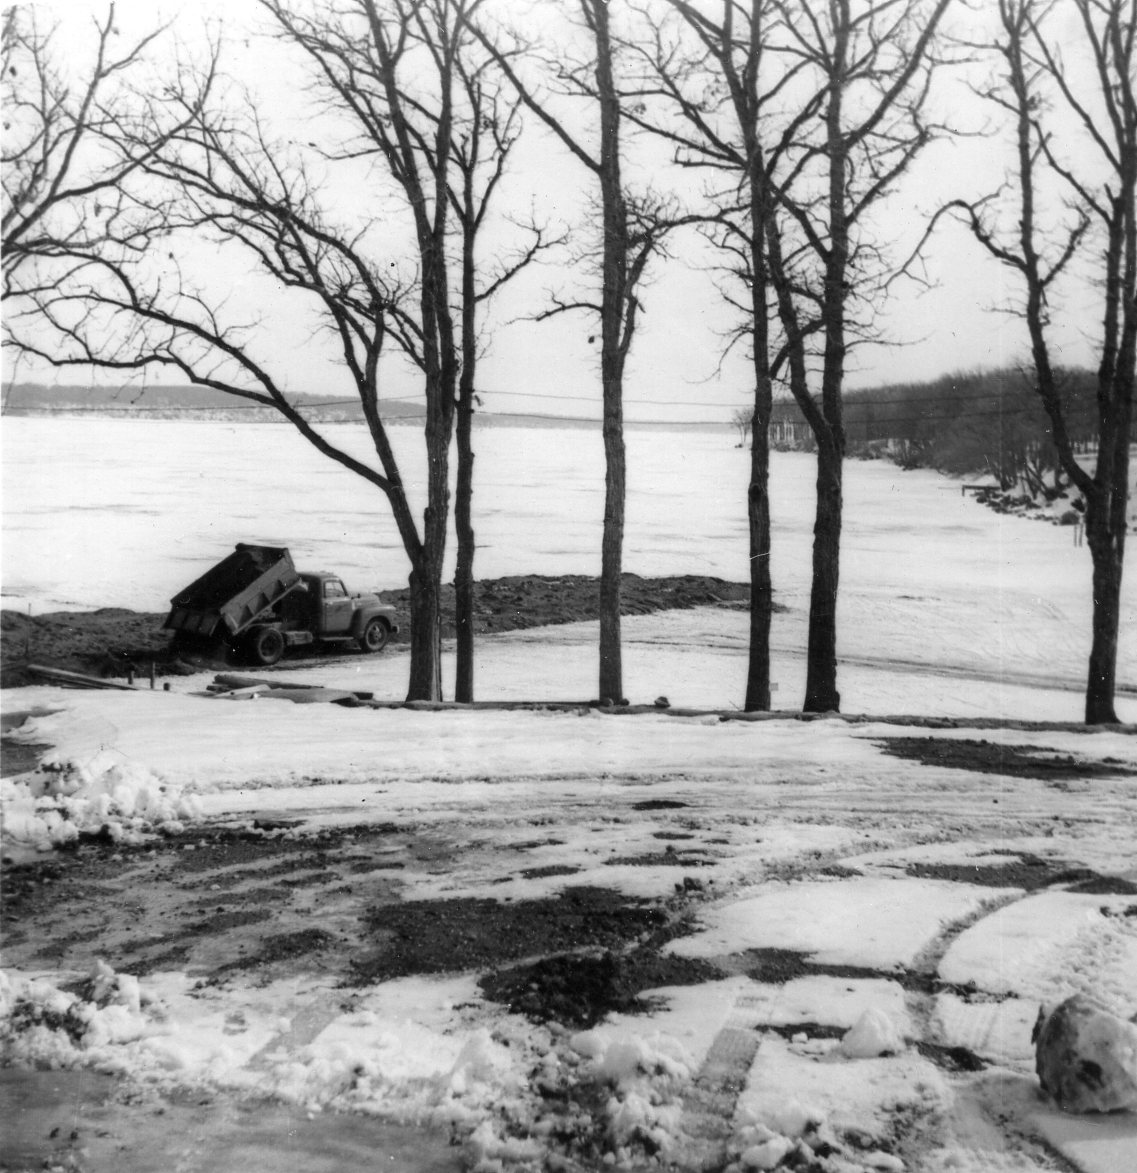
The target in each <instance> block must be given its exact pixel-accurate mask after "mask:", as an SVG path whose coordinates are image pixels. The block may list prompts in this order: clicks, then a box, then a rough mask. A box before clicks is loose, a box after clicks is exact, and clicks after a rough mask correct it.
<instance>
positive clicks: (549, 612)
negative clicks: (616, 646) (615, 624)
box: [0, 574, 750, 688]
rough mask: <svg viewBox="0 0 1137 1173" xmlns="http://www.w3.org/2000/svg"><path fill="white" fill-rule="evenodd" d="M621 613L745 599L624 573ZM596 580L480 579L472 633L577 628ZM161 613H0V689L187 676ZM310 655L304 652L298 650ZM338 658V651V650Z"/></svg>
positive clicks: (709, 583) (718, 589)
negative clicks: (50, 673)
mask: <svg viewBox="0 0 1137 1173" xmlns="http://www.w3.org/2000/svg"><path fill="white" fill-rule="evenodd" d="M622 594H623V603H622V607H621V610H622V613H623V614H625V615H644V614H648V613H650V612H653V611H665V610H673V609H682V608H687V607H699V606H706V605H708V604H727V605H732V604H733V605H741V604H745V603H746V601H747V600H748V599H749V597H750V591H749V587H747V586H746V585H745V584H743V583H733V582H726V581H724V580H723V579H720V578H712V577H709V576H706V575H679V576H673V577H669V578H641V577H640V576H639V575H635V574H625V575H624V576H623V582H622ZM408 596H409V592H408V591H407V590H391V591H383V592H381V595H380V597H381V598H382V599H383V600H384V601H385V602H388V603H392V604H393V605H394V606H395V607H396V609H397V610H398V612H399V620H398V622H399V627H400V631H399V634H398V635H397V636H396V637H395V639H394V642H395V643H406V642H408V641H409V639H410V621H409V618H408V615H409V609H408V606H407V604H408ZM599 603H600V586H599V580H598V579H596V578H591V577H588V576H586V575H576V574H569V575H559V576H555V577H552V576H546V575H537V574H529V575H522V576H515V577H511V578H498V579H492V580H488V581H486V582H480V583H478V585H477V588H476V597H475V604H474V630H475V632H476V633H477V634H479V635H485V634H488V633H491V632H501V631H516V630H518V629H520V628H526V627H543V626H545V625H549V624H558V623H575V622H578V621H581V620H588V619H596V618H598V616H599ZM442 612H443V635H444V636H453V634H454V630H455V629H454V590H453V587H451V586H446V587H444V588H443V598H442ZM165 619H166V613H165V612H164V611H163V612H160V613H152V612H149V613H144V612H138V611H125V610H121V609H117V608H105V609H103V610H100V611H90V612H79V611H55V612H52V613H50V614H47V615H36V616H29V615H24V614H22V613H20V612H18V611H3V612H0V659H2V661H3V665H4V667H3V671H2V675H0V687H4V688H11V687H15V686H17V685H21V684H28V683H30V679H29V677H28V675H27V673H26V672H25V671H24V666H25V665H26V664H28V663H29V662H30V663H35V664H46V665H49V666H51V667H54V668H66V669H69V670H71V671H75V672H86V673H90V674H92V675H96V676H105V677H107V678H114V677H119V678H121V677H126V676H127V675H128V674H129V673H131V672H133V673H134V674H136V675H139V676H141V675H145V674H146V673H148V672H149V671H150V666H151V665H152V664H153V665H154V668H155V671H156V673H157V674H158V675H161V676H169V675H173V674H175V673H178V672H179V671H192V670H193V667H192V666H188V665H185V664H184V663H183V662H182V661H180V660H179V659H178V657H177V656H176V655H174V653H173V652H172V651H171V649H170V636H169V633H168V632H165V631H163V630H162V624H163V623H164V622H165ZM304 650H305V652H306V654H310V652H309V650H308V649H304ZM336 654H337V655H343V649H342V648H337V649H336Z"/></svg>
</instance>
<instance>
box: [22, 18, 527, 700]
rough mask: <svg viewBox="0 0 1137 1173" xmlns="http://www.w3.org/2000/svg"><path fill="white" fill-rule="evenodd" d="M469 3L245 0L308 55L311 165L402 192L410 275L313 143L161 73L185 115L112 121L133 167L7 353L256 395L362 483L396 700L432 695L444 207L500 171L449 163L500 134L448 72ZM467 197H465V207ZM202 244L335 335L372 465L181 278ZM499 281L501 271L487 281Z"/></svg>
mask: <svg viewBox="0 0 1137 1173" xmlns="http://www.w3.org/2000/svg"><path fill="white" fill-rule="evenodd" d="M479 2H480V0H431V2H430V3H410V2H409V0H408V2H405V3H404V2H402V0H390V2H389V3H386V4H381V3H380V0H351V2H350V3H349V4H347V5H346V6H344V7H343V8H341V10H340V11H339V12H338V13H336V14H335V15H334V16H331V15H322V14H313V13H311V12H310V10H307V9H305V10H303V11H302V12H301V11H293V10H292V9H291V8H290V7H289V6H288V5H287V4H286V3H285V0H263V7H264V8H265V9H266V10H267V11H268V13H269V14H270V15H271V17H272V18H273V20H274V21H275V24H276V27H277V29H278V31H279V32H280V35H281V37H282V39H283V40H284V42H285V43H286V44H288V45H290V46H292V47H295V48H299V49H300V50H302V51H303V52H305V53H306V54H307V55H308V57H309V59H310V60H311V61H312V62H314V63H315V65H316V67H317V70H318V74H319V78H320V81H321V85H322V88H323V93H324V95H325V96H326V97H327V98H329V99H330V102H329V104H328V105H329V108H330V109H331V110H333V111H334V114H335V117H336V118H337V119H338V120H339V121H338V122H337V124H336V127H337V141H336V143H335V145H334V147H332V148H331V149H326V148H325V149H317V150H316V151H315V158H316V159H318V161H319V163H320V165H321V167H322V168H326V167H332V168H335V167H336V166H337V165H339V166H342V167H344V168H345V169H347V170H348V171H349V178H351V179H354V180H355V181H358V167H359V166H360V164H361V162H367V161H375V160H377V161H378V162H379V163H380V164H381V166H382V168H383V169H384V170H385V171H386V174H388V175H389V176H390V177H391V178H392V179H393V181H394V183H395V184H396V187H397V190H401V192H402V194H403V196H404V201H405V207H406V209H407V213H408V216H409V218H410V221H411V239H413V241H414V242H415V260H416V262H417V266H416V267H417V273H416V275H415V277H414V278H413V279H411V280H402V279H400V278H399V277H398V276H397V274H398V267H397V265H396V264H395V263H394V262H393V261H392V259H391V255H390V240H391V238H392V235H393V234H392V232H391V226H390V224H389V222H388V220H387V219H386V218H385V219H383V220H380V219H377V218H375V217H368V216H366V215H360V216H359V217H357V218H355V219H351V218H348V219H347V220H345V219H343V217H342V214H341V215H340V216H337V215H334V214H333V213H332V212H331V211H330V210H329V209H330V208H331V207H333V206H335V204H336V193H335V192H334V191H331V190H328V188H327V185H322V184H321V183H319V182H317V180H316V179H315V178H314V177H313V172H312V167H311V166H310V162H311V160H312V158H313V156H312V155H311V154H308V153H306V152H305V151H304V150H303V149H302V148H300V147H298V146H293V147H282V146H280V145H279V144H277V143H275V142H273V141H272V140H271V138H270V136H269V135H268V133H267V132H266V130H265V128H264V126H263V125H262V122H261V120H260V118H259V117H258V115H257V113H256V111H255V109H253V108H250V109H247V110H245V111H244V112H243V113H242V112H241V111H240V110H239V109H237V108H236V104H235V102H234V101H233V100H232V98H231V96H229V99H230V100H229V101H228V103H226V102H225V101H222V100H220V99H218V100H217V101H215V102H213V103H210V104H208V105H207V104H206V103H205V102H204V101H203V100H202V98H201V95H200V93H198V92H197V91H194V90H192V89H191V88H190V85H189V83H188V82H186V81H185V79H184V78H182V79H178V81H177V83H176V84H175V83H171V85H170V86H169V87H168V92H167V93H166V94H164V95H163V104H164V105H173V106H175V107H177V108H178V109H180V110H182V111H184V116H185V117H184V124H183V126H182V127H181V129H180V130H179V132H178V133H176V134H174V135H171V136H170V137H169V139H168V141H167V142H166V143H164V144H163V146H162V149H161V150H157V151H155V150H152V149H150V147H149V145H148V142H147V140H146V139H145V138H141V137H138V136H137V135H135V134H133V133H132V131H131V130H130V128H127V127H120V128H119V129H118V131H117V132H116V133H117V136H118V137H117V141H118V142H119V143H120V145H121V147H122V149H123V150H124V152H125V153H126V154H127V155H128V156H129V157H130V158H131V160H132V163H133V171H132V175H131V178H138V179H139V180H140V182H138V183H135V184H132V185H131V184H128V185H126V186H124V187H123V192H124V197H123V198H124V200H125V203H126V205H127V207H128V208H129V212H130V214H129V215H128V216H124V217H123V218H122V221H121V229H120V230H119V231H116V232H113V233H111V234H109V235H107V234H104V235H103V236H101V237H100V238H99V239H98V240H96V241H86V240H85V241H81V242H78V243H76V242H69V241H65V240H63V241H56V242H54V243H53V246H52V252H51V255H50V259H51V261H52V269H51V271H50V272H49V273H47V274H46V275H45V277H46V279H44V280H42V281H40V282H39V283H38V285H37V287H36V291H35V293H34V296H33V297H32V299H31V301H32V306H31V310H30V311H29V314H28V316H27V321H28V324H29V328H28V329H26V330H23V331H21V332H20V333H19V335H18V337H17V342H18V344H19V345H20V346H22V347H23V349H24V350H26V351H27V352H29V353H33V354H36V355H37V356H39V357H41V358H45V359H46V360H47V361H49V362H52V363H55V364H56V365H78V364H89V363H93V364H96V365H99V366H102V367H106V368H111V369H115V368H118V369H141V368H145V367H147V366H150V365H161V366H168V367H173V368H175V369H177V370H179V371H180V372H181V373H182V374H183V375H185V376H186V377H188V378H189V379H190V380H192V381H193V382H195V383H199V384H202V385H205V386H209V387H214V388H216V389H218V390H221V391H225V392H227V393H229V394H232V395H236V396H238V397H241V398H245V399H248V400H251V401H253V402H256V403H262V404H265V405H267V406H271V407H274V408H275V409H276V410H277V411H279V412H280V413H281V414H282V415H284V416H285V418H286V419H288V420H289V422H291V423H292V424H293V425H294V426H295V427H296V428H297V429H298V430H299V431H300V433H301V434H302V435H303V436H304V437H305V438H306V439H307V440H308V441H309V442H310V443H312V444H313V445H314V446H315V447H316V448H317V449H318V450H319V451H320V452H322V453H323V454H324V455H325V456H328V457H329V458H330V459H332V460H335V461H337V462H338V463H340V464H341V465H343V466H344V467H346V468H348V469H350V470H351V471H353V472H355V473H357V474H358V475H360V476H362V477H363V478H364V479H366V480H367V481H368V482H370V483H371V484H373V485H375V486H376V487H377V488H378V489H380V490H381V491H382V492H383V493H384V494H385V495H386V497H387V500H388V501H389V503H390V506H391V509H392V514H393V516H394V519H395V523H396V526H397V528H398V531H399V534H400V537H401V539H402V543H403V546H404V548H405V550H406V552H407V555H408V558H409V560H410V564H411V571H410V606H411V666H410V680H409V683H408V699H412V700H439V699H441V689H442V685H441V670H440V615H439V602H440V592H441V574H442V564H443V555H444V551H445V542H446V533H447V527H448V523H449V486H448V471H449V463H448V462H449V447H450V443H451V437H452V434H453V421H454V414H455V405H456V402H457V400H458V394H459V390H458V382H459V372H460V368H461V365H462V338H461V334H462V330H461V327H460V326H459V325H458V324H457V323H456V319H457V317H458V315H457V314H456V312H455V310H454V303H453V294H454V290H453V288H452V282H451V279H450V275H449V265H450V248H449V245H450V239H449V236H450V233H451V227H452V220H451V213H452V209H453V207H454V206H455V204H456V203H457V204H458V205H459V206H460V207H468V208H469V209H470V212H471V215H472V216H473V217H474V220H475V221H476V222H477V223H480V217H481V215H483V214H484V210H485V206H486V201H487V200H488V198H489V194H490V192H491V191H492V188H493V186H495V185H496V182H497V178H499V177H500V168H494V167H492V166H491V168H490V179H489V181H488V182H487V183H486V184H485V185H483V186H481V187H480V188H479V185H478V182H477V175H478V173H479V165H478V162H477V160H474V161H472V162H469V160H467V161H468V163H469V165H468V167H467V170H466V172H465V173H463V171H462V168H461V167H460V166H459V167H455V166H454V157H455V156H456V155H460V154H461V153H462V152H463V151H466V152H467V153H468V152H469V150H470V143H471V141H472V136H474V135H475V133H476V134H477V135H481V134H483V133H484V134H485V136H486V141H489V142H490V143H492V144H493V146H492V149H491V152H490V153H491V154H492V151H496V150H501V149H507V148H508V145H509V143H510V142H511V141H512V140H511V135H512V131H510V130H508V129H506V128H507V126H508V123H509V116H508V114H505V115H504V121H502V120H498V121H495V118H496V115H495V113H494V112H493V111H492V110H491V109H489V108H479V109H474V108H472V107H471V106H469V104H468V101H469V98H470V96H471V91H470V89H469V88H467V87H466V86H465V84H464V80H463V75H462V70H461V68H460V67H459V60H460V58H461V55H462V51H463V46H464V45H466V46H468V45H469V44H471V42H470V40H469V36H468V27H467V19H468V16H469V14H470V12H471V11H472V10H473V9H474V8H476V7H477V5H478V3H479ZM208 76H210V77H212V70H211V71H210V72H209V74H208ZM470 77H471V75H470V74H469V72H467V74H466V75H465V78H466V80H469V79H470ZM475 126H477V127H478V130H477V131H476V132H475V131H474V129H473V128H474V127H475ZM341 136H342V137H341ZM309 146H314V144H309ZM353 171H354V173H353ZM455 173H457V174H459V175H463V174H464V178H463V179H462V182H461V183H457V184H455V183H454V182H452V180H453V175H454V174H455ZM467 196H468V197H469V198H470V200H472V201H473V202H470V203H468V204H463V203H462V200H463V199H464V198H465V197H467ZM475 230H476V224H475V225H473V226H471V227H470V228H468V230H467V231H466V232H465V233H464V234H463V241H464V243H463V250H464V251H468V252H469V255H470V256H471V257H472V255H473V237H472V236H471V235H470V233H471V232H472V231H475ZM202 239H210V240H212V241H215V242H217V244H218V245H220V246H221V247H222V248H224V249H225V250H227V251H229V250H236V251H238V252H243V253H244V255H245V256H246V257H247V258H248V259H250V260H251V261H252V262H253V263H254V266H255V267H256V268H257V269H259V270H260V271H261V272H262V273H264V274H266V275H267V276H268V277H270V278H271V279H272V280H273V281H274V282H275V283H276V284H277V286H278V288H280V289H283V290H285V291H287V292H288V294H289V295H290V297H291V298H292V300H293V303H294V304H295V305H297V306H303V307H305V308H306V310H307V312H308V313H309V314H310V315H311V318H310V320H311V321H313V322H314V323H318V324H319V325H320V326H321V327H322V328H324V329H326V330H328V331H330V333H331V336H332V337H333V338H334V339H335V340H337V341H338V346H339V351H340V356H341V364H340V365H341V369H342V371H343V372H344V373H345V374H346V376H347V377H348V378H349V379H350V380H351V382H352V385H353V386H354V389H355V391H356V393H357V395H358V397H359V400H360V403H361V406H362V411H363V415H364V419H365V421H366V425H367V427H368V430H369V434H370V438H371V441H372V444H373V447H374V451H375V454H376V458H377V460H376V463H375V464H374V465H372V464H368V463H366V462H365V461H361V460H359V459H357V458H356V457H355V456H353V455H351V454H350V453H349V452H348V451H346V450H345V449H344V448H342V447H340V446H338V445H337V444H336V443H334V442H333V441H332V440H330V439H329V438H328V437H327V436H326V435H324V434H322V433H321V432H319V431H318V430H317V429H316V428H315V427H314V426H313V425H312V424H311V423H309V421H308V420H307V419H306V418H305V417H304V415H303V414H302V412H301V411H300V410H298V409H297V408H296V407H295V406H293V404H292V402H291V401H290V400H289V398H288V396H287V394H286V393H285V390H284V388H283V387H282V385H281V382H280V375H279V373H276V374H274V372H273V367H274V365H275V360H276V357H277V356H276V354H275V353H274V348H273V345H272V338H271V330H270V329H268V324H267V323H265V322H261V321H257V322H252V323H249V322H240V321H238V320H235V317H234V314H235V311H234V310H233V309H232V308H231V307H230V305H229V304H228V298H227V297H226V296H225V295H223V294H221V293H216V292H209V291H208V290H207V289H206V287H205V284H204V283H203V282H199V280H196V279H194V278H193V277H192V276H191V275H190V273H189V272H188V271H187V269H186V267H185V266H186V264H188V261H187V260H186V258H187V257H189V256H190V255H192V252H193V247H194V242H196V241H200V240H202ZM467 239H468V249H467V243H466V241H467ZM182 250H185V252H184V253H183V252H182ZM179 256H181V258H182V262H181V263H179ZM520 263H521V261H518V264H520ZM507 276H508V273H507V272H504V271H503V272H500V273H499V274H498V279H499V280H503V279H506V277H507ZM491 284H493V283H492V282H491ZM487 292H488V291H487ZM472 306H473V302H472V301H471V306H470V310H471V313H472ZM470 321H471V330H472V329H473V318H472V317H471V319H470ZM389 340H390V341H394V342H395V343H396V345H397V346H398V348H399V349H400V350H402V351H403V353H405V354H406V355H408V356H410V358H411V359H412V360H413V362H414V363H415V364H416V365H417V366H418V368H419V370H420V371H421V372H422V375H423V385H424V393H425V398H426V419H425V424H424V439H425V446H426V454H427V503H426V509H425V512H424V514H423V518H422V526H421V530H420V528H419V524H418V522H417V521H416V518H415V516H414V513H413V510H412V507H411V504H410V501H409V499H408V496H407V493H406V489H405V486H404V482H403V478H402V475H401V472H400V469H399V466H398V463H397V462H396V459H395V455H394V451H393V449H392V446H391V443H390V439H389V436H388V432H387V427H386V424H385V422H384V418H383V411H382V400H381V396H380V382H379V377H380V358H381V356H382V354H383V351H384V347H385V346H386V344H387V342H388V341H389ZM470 394H471V395H472V386H471V388H470Z"/></svg>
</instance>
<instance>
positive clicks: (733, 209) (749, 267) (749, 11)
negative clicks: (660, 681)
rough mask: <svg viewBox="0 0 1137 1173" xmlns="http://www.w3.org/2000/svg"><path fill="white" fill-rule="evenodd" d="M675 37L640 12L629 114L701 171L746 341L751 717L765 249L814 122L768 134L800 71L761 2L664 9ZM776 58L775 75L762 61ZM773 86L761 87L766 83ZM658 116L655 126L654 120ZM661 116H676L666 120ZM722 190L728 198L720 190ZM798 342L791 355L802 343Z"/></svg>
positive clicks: (726, 0)
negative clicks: (637, 72)
mask: <svg viewBox="0 0 1137 1173" xmlns="http://www.w3.org/2000/svg"><path fill="white" fill-rule="evenodd" d="M668 6H669V8H670V9H671V10H672V12H673V14H674V15H675V16H677V17H678V20H679V21H680V26H679V32H678V34H675V32H674V30H673V29H671V28H669V26H668V22H667V21H666V20H661V19H658V18H657V17H656V16H655V9H654V8H653V6H651V5H645V6H643V7H642V9H641V16H642V18H643V23H644V26H645V27H646V30H647V35H646V36H644V37H643V40H642V44H641V46H640V47H639V58H640V60H641V62H642V64H643V66H644V72H645V75H646V76H645V80H644V89H643V94H644V97H645V98H647V99H649V101H650V105H648V106H645V107H640V108H639V109H640V110H641V111H642V112H641V113H639V114H638V115H633V120H634V121H636V122H637V123H638V124H639V125H640V126H642V127H644V129H646V130H649V131H650V132H651V133H653V134H655V135H657V136H659V137H661V138H663V139H664V140H665V141H667V142H669V143H670V144H672V147H673V150H674V157H675V162H676V163H677V164H678V165H679V166H680V167H683V168H687V169H691V170H698V171H709V172H710V174H711V175H712V176H713V179H712V181H711V183H710V185H709V189H708V191H707V193H706V194H707V196H708V198H709V199H710V201H711V208H710V210H709V211H708V212H707V213H705V219H704V231H705V232H706V234H707V235H708V236H709V237H710V239H711V241H712V243H713V244H714V246H715V248H716V249H717V250H718V251H719V253H720V254H721V255H722V256H723V257H724V258H725V261H724V262H723V265H722V267H723V268H725V270H726V272H727V274H728V275H729V283H728V284H727V285H724V286H721V287H720V288H721V292H722V295H723V298H724V300H725V301H726V302H727V304H728V305H729V306H730V307H731V308H732V309H733V310H735V311H736V312H737V314H738V318H739V325H738V327H737V329H736V330H734V331H732V332H731V333H730V334H728V348H729V347H730V346H733V345H735V344H736V343H737V342H739V341H740V340H745V342H746V344H747V347H748V351H749V355H750V360H751V364H752V372H753V377H754V402H753V406H752V408H751V410H750V411H749V412H741V413H737V414H736V415H735V420H734V422H735V424H736V426H738V427H739V429H740V431H741V432H742V440H743V443H745V441H746V438H747V435H748V434H749V435H750V436H751V437H752V439H751V444H750V478H749V484H748V487H747V494H746V502H747V518H748V529H749V544H750V642H749V657H748V662H747V676H746V702H745V707H746V709H747V711H756V710H768V709H769V708H770V704H771V685H770V627H771V620H772V616H773V609H774V590H773V577H772V569H771V567H772V557H771V536H770V489H769V481H770V420H771V415H772V412H773V382H774V379H775V378H776V376H777V372H778V370H779V368H780V367H781V365H782V364H783V363H784V362H785V360H786V358H787V357H788V351H787V349H786V348H785V347H784V346H783V347H782V348H781V350H780V351H778V349H777V339H776V338H775V336H774V331H775V327H776V318H775V319H773V320H772V314H771V306H770V294H769V286H770V281H771V273H770V263H769V246H768V238H769V236H770V234H773V235H774V237H775V238H777V237H778V236H779V235H780V232H781V228H780V227H779V225H778V216H779V208H778V197H779V187H778V176H779V175H780V172H781V170H782V168H783V166H784V165H786V164H787V163H788V152H789V151H790V149H791V147H792V146H793V145H794V144H795V141H796V137H797V134H798V132H799V130H800V127H801V124H802V123H803V122H804V121H805V120H806V119H807V118H809V117H811V116H814V115H815V114H816V109H817V105H818V102H819V99H818V98H817V97H816V96H815V97H813V99H812V100H811V101H810V102H807V103H806V105H805V106H804V107H803V108H802V109H801V110H799V111H797V112H795V115H794V116H792V117H790V118H788V119H786V120H784V121H783V123H782V125H781V126H780V127H777V128H776V129H771V126H772V120H773V118H774V116H775V115H776V114H778V113H780V109H779V103H778V99H779V95H780V93H781V91H782V90H783V89H784V88H785V87H786V86H787V85H789V84H790V83H792V81H793V79H794V76H795V74H796V73H798V72H799V71H800V70H801V69H803V68H804V66H803V65H802V63H800V62H790V63H789V64H788V66H787V65H783V63H782V61H781V59H779V58H777V57H776V52H777V50H776V44H775V43H773V41H772V39H771V30H772V29H774V30H776V28H777V23H778V20H779V13H778V12H777V9H776V7H775V5H774V4H773V3H770V2H768V0H722V2H721V5H720V6H719V7H718V12H717V15H713V14H712V12H711V11H710V10H709V9H708V8H707V7H706V6H700V5H695V4H692V3H689V2H687V0H668ZM772 55H773V56H774V57H775V60H774V65H773V67H771V66H770V64H769V62H770V57H771V56H772ZM767 75H769V76H767ZM657 107H662V112H663V116H662V117H661V116H660V115H659V114H657V113H656V108H657ZM666 112H671V114H672V115H673V117H672V118H671V119H670V120H668V119H667V117H666ZM724 177H725V179H726V181H727V186H726V188H725V190H724V186H723V180H724ZM801 341H802V340H800V339H798V340H795V344H797V345H799V346H800V344H801Z"/></svg>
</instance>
